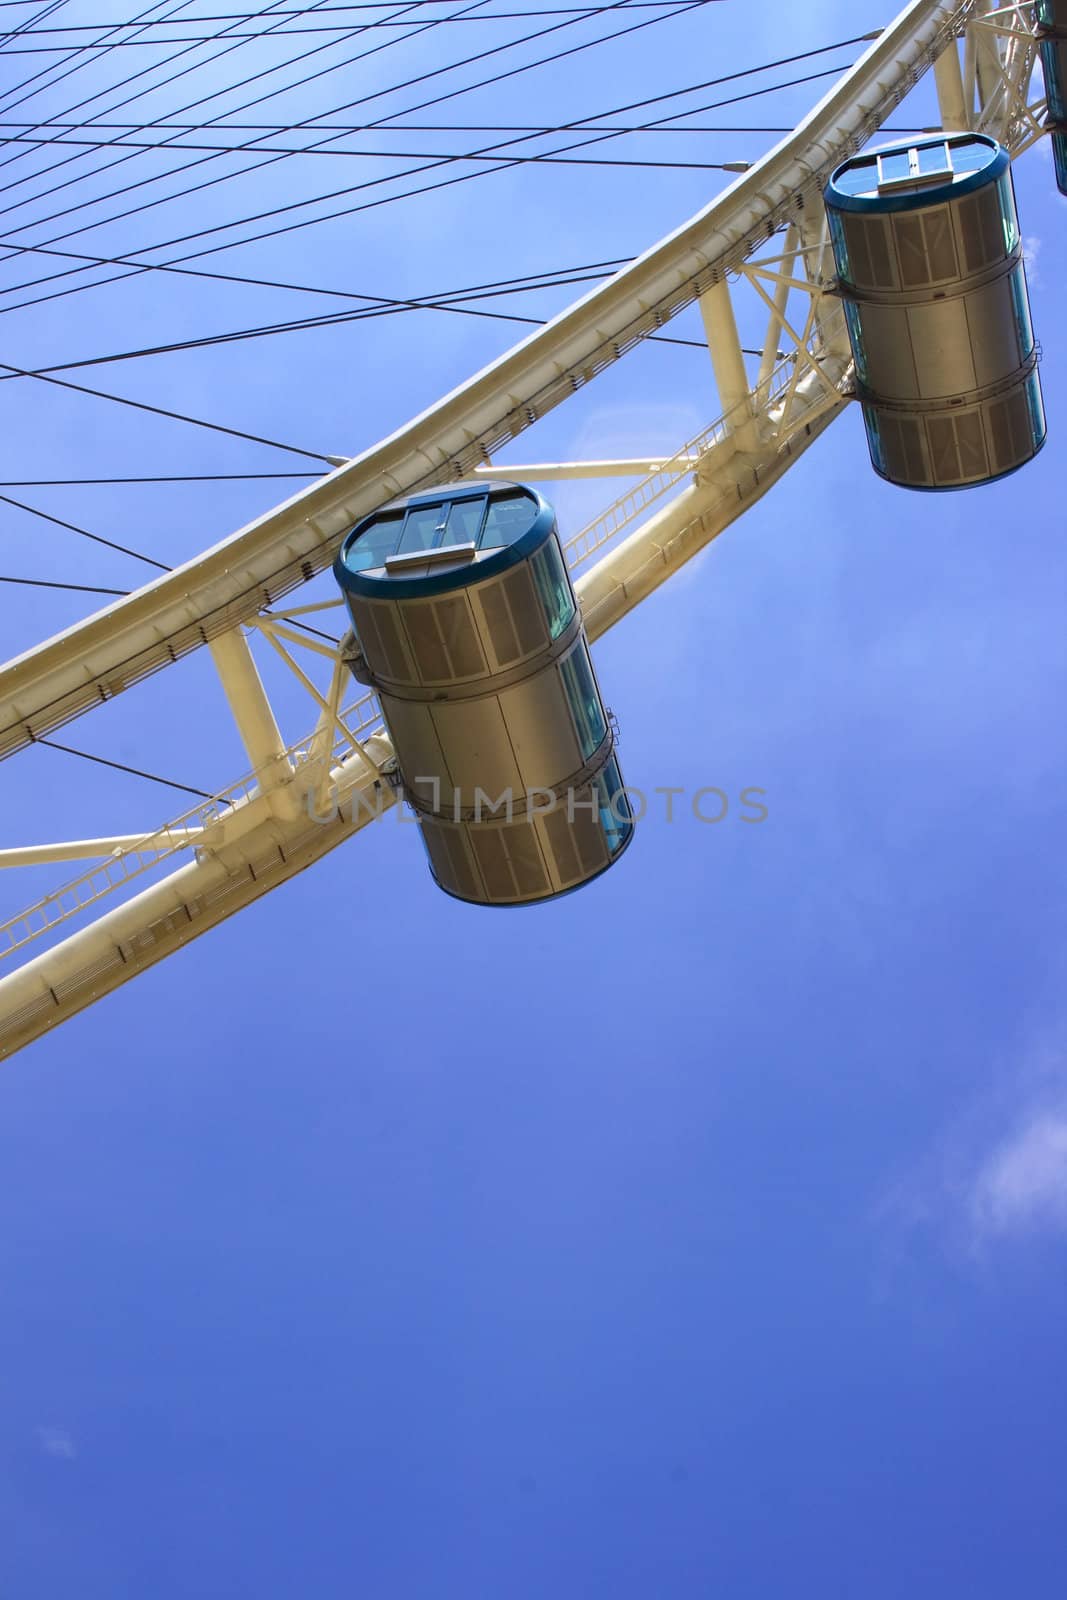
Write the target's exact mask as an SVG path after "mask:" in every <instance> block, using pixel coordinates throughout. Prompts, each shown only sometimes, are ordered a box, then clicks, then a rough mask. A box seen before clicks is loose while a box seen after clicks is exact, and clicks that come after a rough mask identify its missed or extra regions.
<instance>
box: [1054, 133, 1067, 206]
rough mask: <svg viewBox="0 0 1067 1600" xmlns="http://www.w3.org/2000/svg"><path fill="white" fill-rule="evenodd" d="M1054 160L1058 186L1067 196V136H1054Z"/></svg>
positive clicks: (1055, 134) (1056, 134) (1058, 134)
mask: <svg viewBox="0 0 1067 1600" xmlns="http://www.w3.org/2000/svg"><path fill="white" fill-rule="evenodd" d="M1052 159H1053V161H1054V163H1055V166H1056V186H1057V188H1058V189H1059V191H1060V193H1061V194H1067V134H1063V133H1054V134H1053V135H1052Z"/></svg>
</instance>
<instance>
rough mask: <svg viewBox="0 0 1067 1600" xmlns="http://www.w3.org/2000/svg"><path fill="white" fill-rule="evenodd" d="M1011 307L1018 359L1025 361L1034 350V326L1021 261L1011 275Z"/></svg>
mask: <svg viewBox="0 0 1067 1600" xmlns="http://www.w3.org/2000/svg"><path fill="white" fill-rule="evenodd" d="M1011 305H1012V310H1013V311H1014V313H1015V331H1016V333H1017V334H1018V336H1019V357H1020V359H1021V360H1023V361H1025V360H1026V358H1027V356H1028V355H1029V354H1030V352H1031V351H1032V350H1033V348H1034V325H1033V323H1032V322H1031V320H1030V299H1029V296H1028V295H1027V292H1026V275H1025V273H1024V271H1023V264H1022V262H1021V261H1020V262H1019V265H1018V266H1017V267H1016V268H1015V271H1014V272H1013V273H1012V275H1011Z"/></svg>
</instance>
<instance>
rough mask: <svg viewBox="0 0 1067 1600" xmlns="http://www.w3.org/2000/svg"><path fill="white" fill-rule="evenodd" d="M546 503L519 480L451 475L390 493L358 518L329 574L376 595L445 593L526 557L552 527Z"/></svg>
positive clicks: (404, 596)
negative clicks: (433, 484)
mask: <svg viewBox="0 0 1067 1600" xmlns="http://www.w3.org/2000/svg"><path fill="white" fill-rule="evenodd" d="M555 520H556V519H555V515H554V513H553V511H552V507H551V506H550V505H549V504H548V502H547V501H545V500H543V499H542V498H541V496H540V495H539V494H538V493H537V491H536V490H534V489H529V488H527V487H526V486H525V485H523V484H518V483H487V482H485V481H478V480H476V481H474V482H465V483H451V484H447V485H445V486H442V487H441V488H437V489H427V490H425V491H423V492H422V493H420V494H414V495H407V496H405V497H404V498H403V499H399V500H393V501H390V503H389V504H388V505H385V506H382V507H381V509H380V510H378V511H375V512H374V513H373V515H372V516H369V517H365V518H364V519H363V521H362V522H358V523H357V524H356V526H355V527H354V528H353V529H352V531H351V533H349V534H348V535H347V536H346V538H345V540H344V542H343V543H342V545H341V552H340V555H339V556H338V557H337V560H336V562H335V563H334V576H335V577H336V579H337V581H338V583H339V584H340V586H341V588H342V589H344V590H346V591H347V592H348V593H350V594H359V595H365V596H367V597H369V598H377V599H381V600H386V599H391V600H401V599H408V598H411V599H414V598H417V597H418V596H422V595H433V594H442V593H446V592H447V591H449V590H453V589H463V588H466V587H467V586H468V585H469V584H471V583H480V582H481V581H482V580H483V579H486V578H491V577H495V576H496V575H497V574H499V573H501V572H503V571H506V569H507V568H508V567H512V566H516V565H517V564H518V563H519V562H520V561H525V560H527V559H528V558H529V557H530V556H532V555H533V554H534V552H535V551H536V550H538V549H539V548H540V547H541V545H542V544H544V542H545V540H546V539H548V538H549V536H550V535H551V533H552V531H553V529H554V528H555Z"/></svg>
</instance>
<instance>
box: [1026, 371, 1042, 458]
mask: <svg viewBox="0 0 1067 1600" xmlns="http://www.w3.org/2000/svg"><path fill="white" fill-rule="evenodd" d="M1026 404H1027V407H1028V409H1029V412H1030V431H1031V433H1032V434H1033V437H1034V444H1035V445H1038V444H1040V443H1041V441H1042V439H1043V438H1044V437H1045V406H1044V402H1043V401H1042V399H1041V384H1040V382H1039V380H1038V376H1037V373H1036V372H1031V374H1030V376H1029V378H1027V380H1026Z"/></svg>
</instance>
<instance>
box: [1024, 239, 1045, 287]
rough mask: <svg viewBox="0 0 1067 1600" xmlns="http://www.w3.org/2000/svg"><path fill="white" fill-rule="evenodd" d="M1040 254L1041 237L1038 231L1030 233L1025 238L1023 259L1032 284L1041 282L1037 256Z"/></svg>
mask: <svg viewBox="0 0 1067 1600" xmlns="http://www.w3.org/2000/svg"><path fill="white" fill-rule="evenodd" d="M1040 254H1041V240H1040V238H1039V237H1038V235H1037V234H1036V233H1028V234H1027V235H1026V237H1025V238H1024V239H1023V260H1024V261H1025V262H1026V276H1027V277H1028V278H1029V280H1030V283H1031V284H1038V283H1040V282H1041V273H1040V270H1039V269H1038V265H1037V258H1038V256H1039V255H1040Z"/></svg>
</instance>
